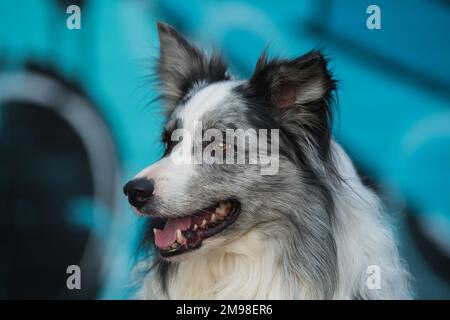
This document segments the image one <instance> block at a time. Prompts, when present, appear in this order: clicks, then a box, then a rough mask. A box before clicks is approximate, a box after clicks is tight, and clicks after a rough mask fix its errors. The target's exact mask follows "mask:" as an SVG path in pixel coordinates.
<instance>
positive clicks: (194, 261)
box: [137, 23, 410, 299]
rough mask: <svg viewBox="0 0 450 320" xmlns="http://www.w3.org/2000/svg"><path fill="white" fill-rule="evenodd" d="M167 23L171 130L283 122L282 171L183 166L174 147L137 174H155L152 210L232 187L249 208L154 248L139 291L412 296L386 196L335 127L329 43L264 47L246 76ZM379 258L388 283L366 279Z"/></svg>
mask: <svg viewBox="0 0 450 320" xmlns="http://www.w3.org/2000/svg"><path fill="white" fill-rule="evenodd" d="M158 31H159V37H160V58H159V64H158V74H159V80H160V85H161V93H162V98H163V100H164V103H165V106H166V113H167V123H166V127H165V131H166V132H169V133H170V131H171V130H173V129H174V128H180V127H182V128H186V129H187V130H190V129H191V126H192V124H193V122H194V121H196V120H197V121H202V123H203V124H209V125H210V126H217V127H219V128H221V127H232V128H243V129H247V128H254V129H259V128H266V129H274V128H277V129H279V130H280V161H279V172H278V173H277V174H276V175H261V174H260V171H259V169H258V166H255V165H229V166H227V168H226V169H224V168H220V167H211V166H202V165H195V164H191V165H188V164H186V165H180V164H178V165H174V164H172V163H171V162H170V161H169V157H168V154H170V153H171V152H173V150H167V152H166V154H165V155H164V157H163V158H162V159H161V160H159V161H158V162H156V163H154V164H153V165H151V166H149V167H148V168H145V169H144V170H143V171H141V172H140V173H139V174H138V175H137V177H138V178H146V179H151V180H152V181H154V183H155V195H154V197H153V200H152V201H150V202H149V203H148V204H147V205H146V207H145V208H144V210H143V211H148V212H152V213H155V212H156V213H157V214H156V215H159V216H163V217H171V216H172V217H173V216H180V215H183V214H186V213H187V212H192V211H194V210H196V209H199V208H203V207H207V206H208V205H210V204H211V203H213V202H215V201H219V200H221V199H223V198H227V197H234V198H236V199H238V200H239V201H240V202H241V205H242V211H241V214H240V216H239V218H238V219H237V221H236V222H235V223H234V224H232V225H231V226H229V227H228V228H227V229H226V230H224V231H223V232H221V233H220V234H217V235H216V236H214V237H212V238H209V239H206V240H205V241H204V242H203V245H202V247H201V248H200V249H198V250H195V251H192V252H188V253H185V254H182V255H180V256H177V257H174V258H171V259H162V258H160V257H158V256H157V254H156V257H154V258H152V257H151V255H150V256H149V258H148V259H147V260H145V261H144V262H143V263H141V264H140V267H142V266H144V267H145V266H153V268H151V269H150V271H149V272H147V273H146V274H145V275H144V276H142V277H141V278H140V280H139V284H140V289H139V291H138V297H139V298H142V299H147V298H157V299H166V298H169V299H199V298H200V299H203V298H205V299H391V298H395V299H397V298H400V299H403V298H408V297H409V295H410V294H409V291H408V285H407V272H406V271H405V268H404V266H403V264H402V262H401V259H400V257H399V253H398V251H397V247H396V244H395V241H394V237H393V234H392V231H391V229H390V227H389V224H388V221H387V217H386V216H385V214H384V212H383V208H382V205H381V203H380V200H379V199H378V198H377V196H376V195H375V194H374V193H373V192H372V191H371V190H370V189H368V188H367V187H366V186H364V185H363V184H362V182H361V180H360V178H359V177H358V175H357V173H356V171H355V168H354V166H353V164H352V162H351V160H350V159H349V157H348V156H347V154H346V153H345V151H344V150H343V149H342V148H341V147H340V146H339V144H337V143H336V142H335V141H334V140H333V139H332V137H331V122H332V101H333V96H334V90H335V89H336V81H335V80H333V77H332V75H331V73H330V71H329V69H328V67H327V60H326V59H325V58H324V56H323V55H322V53H321V52H320V51H311V52H309V53H307V54H305V55H303V56H301V57H298V58H296V59H293V60H283V59H281V60H269V59H268V58H267V57H266V55H265V54H263V55H262V57H261V58H260V59H259V61H258V63H257V65H256V68H255V71H254V73H253V75H252V77H251V78H250V79H249V80H244V81H242V80H235V79H233V78H232V77H230V75H229V74H228V73H227V67H226V65H225V63H224V62H223V61H222V60H221V59H220V58H219V57H218V56H214V57H211V58H209V57H207V56H206V55H205V54H204V53H203V52H202V51H200V50H199V49H198V48H196V47H195V46H193V45H192V44H190V43H189V42H188V41H187V40H185V39H184V38H183V37H182V36H181V35H180V34H178V33H177V32H176V31H175V30H174V29H173V28H171V27H170V26H168V25H166V24H161V23H159V24H158ZM181 143H182V142H181ZM181 143H179V144H178V145H176V146H175V147H174V148H179V147H181V146H180V144H181ZM146 250H151V249H150V248H147V249H146ZM371 265H376V266H378V267H379V268H380V271H381V288H380V289H372V290H371V289H369V288H368V286H367V278H368V276H369V274H368V273H367V268H368V267H369V266H371Z"/></svg>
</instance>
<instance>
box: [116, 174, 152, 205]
mask: <svg viewBox="0 0 450 320" xmlns="http://www.w3.org/2000/svg"><path fill="white" fill-rule="evenodd" d="M154 189H155V187H154V185H153V182H152V181H150V180H147V179H145V178H141V179H135V180H131V181H129V182H128V183H127V184H126V185H125V186H124V187H123V193H125V195H126V196H127V197H128V202H129V203H130V204H131V205H132V206H134V207H136V208H138V209H140V208H142V207H143V206H144V205H145V203H146V202H147V201H148V200H149V199H150V198H151V197H152V194H153V190H154Z"/></svg>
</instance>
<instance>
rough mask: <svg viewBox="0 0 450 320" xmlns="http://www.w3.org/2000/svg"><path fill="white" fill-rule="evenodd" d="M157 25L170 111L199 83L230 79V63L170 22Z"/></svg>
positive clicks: (161, 76)
mask: <svg viewBox="0 0 450 320" xmlns="http://www.w3.org/2000/svg"><path fill="white" fill-rule="evenodd" d="M157 25H158V34H159V61H158V75H159V81H160V86H161V93H162V97H163V98H164V100H165V102H166V107H167V112H168V113H170V112H171V111H172V110H173V109H174V107H175V106H176V104H177V103H178V102H179V101H180V100H181V99H182V98H183V97H184V96H185V95H186V94H187V93H188V92H189V90H190V89H191V88H192V87H193V86H194V85H195V84H198V83H202V82H208V83H211V82H216V81H221V80H226V79H228V75H227V66H226V65H225V63H224V62H223V61H222V59H221V58H220V57H219V56H218V55H213V56H211V57H210V58H209V57H208V56H207V55H206V54H205V53H204V52H202V51H201V50H200V49H198V48H197V47H195V46H194V45H192V44H191V43H189V42H188V41H187V40H186V39H185V38H183V36H181V35H180V34H179V33H178V32H177V31H176V30H175V29H174V28H172V27H171V26H169V25H168V24H165V23H161V22H158V24H157Z"/></svg>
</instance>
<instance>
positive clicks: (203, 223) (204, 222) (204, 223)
mask: <svg viewBox="0 0 450 320" xmlns="http://www.w3.org/2000/svg"><path fill="white" fill-rule="evenodd" d="M206 223H207V222H206V220H205V219H203V221H202V225H201V227H202V228H203V229H204V228H205V227H206Z"/></svg>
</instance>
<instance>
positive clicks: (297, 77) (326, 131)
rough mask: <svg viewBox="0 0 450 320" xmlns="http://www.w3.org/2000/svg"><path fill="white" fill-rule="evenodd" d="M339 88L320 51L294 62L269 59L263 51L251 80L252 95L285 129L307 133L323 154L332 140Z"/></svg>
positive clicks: (309, 139)
mask: <svg viewBox="0 0 450 320" xmlns="http://www.w3.org/2000/svg"><path fill="white" fill-rule="evenodd" d="M336 86H337V82H336V80H334V79H333V77H332V75H331V72H330V70H329V69H328V66H327V60H326V58H325V57H324V56H323V54H322V53H321V52H320V51H318V50H313V51H311V52H309V53H307V54H305V55H303V56H300V57H298V58H296V59H293V60H277V59H274V60H269V59H268V58H267V55H266V53H265V52H264V53H263V54H262V55H261V57H260V58H259V60H258V63H257V65H256V68H255V71H254V74H253V76H252V77H251V79H250V81H249V88H250V90H251V92H253V94H256V95H257V96H259V97H263V99H265V100H266V101H267V102H268V103H269V105H270V106H271V108H272V111H273V112H274V113H275V114H276V116H277V117H278V118H279V119H280V125H281V126H282V127H285V128H287V129H288V130H290V131H291V132H292V131H294V133H295V134H298V135H302V136H305V134H304V133H307V134H308V135H307V137H305V139H308V141H306V143H307V144H311V142H314V143H315V144H316V146H319V147H323V148H324V150H325V151H324V152H327V149H328V147H329V144H330V139H331V121H332V119H331V116H332V112H331V111H332V110H331V102H332V100H333V99H332V98H333V96H334V93H333V92H334V90H335V89H336ZM299 130H301V132H300V131H299Z"/></svg>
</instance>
